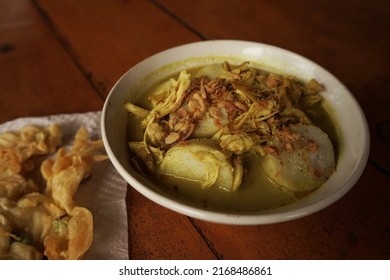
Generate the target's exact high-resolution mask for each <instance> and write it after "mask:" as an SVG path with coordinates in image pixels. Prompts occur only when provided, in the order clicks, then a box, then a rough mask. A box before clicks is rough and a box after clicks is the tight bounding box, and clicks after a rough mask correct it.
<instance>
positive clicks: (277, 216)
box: [101, 40, 369, 224]
mask: <svg viewBox="0 0 390 280" xmlns="http://www.w3.org/2000/svg"><path fill="white" fill-rule="evenodd" d="M224 60H229V62H232V63H234V62H242V61H253V62H255V63H257V64H261V65H263V66H264V67H263V68H268V69H269V70H279V72H282V73H289V74H293V75H295V76H296V77H298V78H301V79H304V80H308V79H311V78H315V79H317V80H318V81H320V82H321V83H322V84H324V85H325V87H326V92H325V93H324V94H323V96H324V98H326V99H327V101H328V102H329V103H330V104H331V107H332V109H333V111H334V112H333V114H334V116H335V117H336V119H337V120H336V121H337V122H338V125H339V127H340V129H341V134H342V141H343V143H346V144H345V145H343V147H342V149H343V152H342V154H341V155H340V158H339V160H338V163H337V171H336V172H335V173H334V174H333V175H332V176H331V178H330V179H329V180H328V181H327V182H326V183H325V184H324V185H323V186H322V187H320V188H319V189H318V190H316V191H315V192H313V193H312V194H311V195H309V196H307V197H305V198H303V199H301V200H299V201H298V202H295V203H292V204H290V205H288V206H285V207H281V208H277V209H273V210H268V211H264V212H258V213H240V214H232V213H222V212H214V211H210V210H204V209H200V208H196V207H192V206H188V205H186V204H184V203H181V202H178V201H176V200H174V199H172V197H170V196H169V195H167V194H166V193H165V192H163V191H161V190H160V189H159V187H158V186H157V185H155V184H153V183H152V182H151V181H150V180H149V179H147V178H144V177H143V176H141V175H140V174H138V173H137V172H136V171H135V170H134V169H133V168H132V167H131V166H130V164H129V155H128V148H127V140H126V123H127V112H126V111H125V110H124V109H123V104H124V103H125V102H126V101H135V100H137V98H138V97H139V96H137V94H131V95H130V92H133V93H134V92H136V89H137V88H140V87H144V86H148V85H150V84H153V83H155V82H157V81H159V80H161V78H166V77H167V76H169V75H171V74H174V73H178V72H179V71H180V70H183V69H186V68H191V67H195V66H200V65H204V64H208V63H215V62H223V61H224ZM101 127H102V137H103V141H104V145H105V148H106V150H107V153H108V156H109V157H110V159H111V161H112V163H113V165H114V166H115V168H116V169H117V170H118V172H119V173H120V174H121V175H122V176H123V178H124V179H125V180H126V181H127V182H128V183H129V184H130V185H131V186H132V187H133V188H135V189H136V190H138V191H139V192H140V193H142V194H143V195H144V196H146V197H147V198H149V199H150V200H152V201H154V202H155V203H158V204H160V205H162V206H165V207H167V208H169V209H171V210H174V211H176V212H179V213H182V214H184V215H187V216H190V217H193V218H197V219H202V220H206V221H211V222H216V223H223V224H269V223H277V222H283V221H288V220H292V219H297V218H300V217H303V216H306V215H309V214H311V213H314V212H316V211H319V210H321V209H323V208H325V207H327V206H329V205H330V204H332V203H334V202H335V201H337V200H338V199H339V198H341V197H342V196H343V195H344V194H345V193H347V192H348V191H349V190H350V189H351V188H352V187H353V186H354V185H355V183H356V182H357V180H358V179H359V177H360V175H361V174H362V172H363V170H364V168H365V165H366V163H367V159H368V153H369V132H368V127H367V122H366V119H365V116H364V114H363V112H362V110H361V108H360V106H359V104H358V103H357V101H356V100H355V98H354V97H353V95H352V94H351V93H350V92H349V91H348V89H347V88H346V87H345V86H344V85H343V84H342V83H341V82H340V81H339V80H338V79H337V78H335V77H334V76H333V75H332V74H331V73H329V72H328V71H326V70H325V69H324V68H322V67H321V66H319V65H317V64H316V63H314V62H312V61H310V60H308V59H306V58H304V57H302V56H300V55H297V54H295V53H292V52H290V51H287V50H284V49H281V48H277V47H274V46H270V45H265V44H260V43H255V42H247V41H232V40H216V41H203V42H198V43H192V44H187V45H182V46H178V47H175V48H172V49H169V50H166V51H163V52H161V53H158V54H156V55H153V56H151V57H149V58H147V59H145V60H144V61H142V62H140V63H139V64H137V65H136V66H134V67H133V68H131V69H130V70H129V71H128V72H127V73H125V74H124V75H123V76H122V77H121V78H120V79H119V80H118V82H117V83H116V84H115V85H114V87H113V88H112V90H111V92H110V94H109V96H108V97H107V99H106V102H105V104H104V107H103V112H102V122H101Z"/></svg>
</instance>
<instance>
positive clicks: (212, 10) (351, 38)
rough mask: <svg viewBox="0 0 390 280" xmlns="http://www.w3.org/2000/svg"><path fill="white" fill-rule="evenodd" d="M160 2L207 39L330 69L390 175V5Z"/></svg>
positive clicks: (323, 1) (325, 1)
mask: <svg viewBox="0 0 390 280" xmlns="http://www.w3.org/2000/svg"><path fill="white" fill-rule="evenodd" d="M156 2H158V3H159V4H160V5H161V6H162V7H164V9H166V10H167V11H170V13H172V14H175V15H176V17H178V18H180V19H181V20H182V21H183V22H185V24H186V25H188V26H191V28H192V29H194V30H196V31H197V32H198V33H200V34H202V36H203V37H204V38H207V39H239V40H249V41H256V42H261V43H266V44H271V45H275V46H278V47H282V48H285V49H288V50H291V51H293V52H296V53H298V54H300V55H303V56H305V57H307V58H309V59H311V60H313V61H314V62H316V63H318V64H320V65H321V66H323V67H324V68H326V69H327V70H328V71H330V72H331V73H332V74H334V75H335V76H336V77H337V78H338V79H339V80H340V81H341V82H342V83H344V84H345V85H346V86H347V88H348V89H349V90H350V91H351V92H352V94H353V95H354V96H355V98H356V99H357V100H358V102H359V103H360V105H361V107H362V109H363V111H364V113H365V114H366V117H367V120H368V123H369V128H370V135H371V141H372V145H371V160H373V161H374V162H375V163H378V164H379V165H380V166H381V167H382V168H383V169H384V170H386V172H387V173H389V174H390V140H389V136H388V135H389V134H390V128H389V125H388V123H389V122H390V113H389V110H388V109H387V107H388V104H390V94H388V93H389V92H390V83H389V82H388V73H389V70H388V65H389V63H390V37H389V36H388V35H385V34H387V33H388V32H389V28H390V12H389V11H390V9H389V8H388V7H389V2H388V1H377V0H376V1H360V0H359V1H353V0H347V1H328V0H320V1H294V2H293V3H292V2H291V1H253V0H243V1H234V0H227V1H207V0H194V1H175V0H159V1H156ZM189 2H191V3H189ZM386 7H387V8H386ZM378 130H379V132H378Z"/></svg>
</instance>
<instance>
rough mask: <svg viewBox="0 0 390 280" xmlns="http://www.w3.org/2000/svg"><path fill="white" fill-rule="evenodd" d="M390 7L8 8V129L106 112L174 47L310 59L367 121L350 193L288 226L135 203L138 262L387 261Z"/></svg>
mask: <svg viewBox="0 0 390 280" xmlns="http://www.w3.org/2000/svg"><path fill="white" fill-rule="evenodd" d="M389 30H390V1H386V0H383V1H381V0H372V1H360V0H359V1H355V0H347V1H328V0H319V1H309V0H306V1H288V0H284V1H282V0H280V1H265V0H264V1H263V0H260V1H255V0H240V1H235V0H226V1H222V0H184V1H179V0H150V1H147V0H141V1H134V0H133V1H131V0H113V1H104V0H83V1H76V0H72V1H69V0H55V1H53V0H0V104H1V110H0V123H3V122H5V121H9V120H12V119H15V118H18V117H25V116H42V115H50V114H58V113H75V112H87V111H94V110H101V108H102V106H103V103H104V100H105V98H106V97H107V94H108V92H109V90H110V88H111V87H112V86H113V85H114V83H115V81H116V80H117V79H118V78H119V77H120V76H121V75H122V74H123V73H124V72H125V71H126V70H128V69H129V68H131V67H132V66H134V65H135V64H136V63H138V62H140V61H142V60H143V59H145V58H147V57H148V56H150V55H152V54H155V53H157V52H159V51H162V50H165V49H167V48H170V47H174V46H177V45H181V44H185V43H190V42H197V41H202V40H210V39H239V40H249V41H257V42H261V43H266V44H271V45H275V46H279V47H282V48H285V49H288V50H291V51H293V52H296V53H298V54H301V55H303V56H305V57H307V58H309V59H311V60H313V61H315V62H316V63H318V64H320V65H322V66H323V67H325V68H326V69H327V70H329V71H330V72H332V73H333V74H334V75H335V76H336V77H338V78H339V79H340V80H341V81H342V82H343V83H344V84H345V85H346V86H347V87H348V88H349V89H350V91H351V92H352V93H353V95H354V96H355V98H356V99H357V100H358V102H359V103H360V104H361V106H362V109H363V111H364V113H365V114H366V116H367V120H368V124H369V128H370V137H371V149H370V155H369V160H368V163H367V166H366V169H365V170H364V173H363V175H362V177H361V178H360V180H359V181H358V182H357V184H356V185H355V186H354V188H352V190H351V191H350V192H349V193H347V194H346V195H345V196H344V197H343V198H341V199H340V200H339V201H337V202H336V203H334V204H333V205H331V206H330V207H328V208H326V209H324V210H322V211H320V212H317V213H315V214H313V215H310V216H307V217H304V218H301V219H298V220H295V221H290V222H285V223H279V224H272V225H263V226H229V225H220V224H214V223H209V222H204V221H200V220H197V219H192V218H189V217H186V216H183V215H180V214H177V213H175V212H172V211H171V210H168V209H166V208H164V207H161V206H159V205H156V204H155V203H153V202H151V201H149V200H148V199H146V198H145V197H143V196H142V195H141V194H139V193H138V192H137V191H135V190H133V189H132V188H131V187H129V188H128V195H127V198H126V202H127V209H128V225H129V258H130V259H389V258H390V211H389V210H390V203H389V201H390V149H389V147H390V110H389V108H388V106H389V105H390V83H389V74H390V71H389V66H388V65H389V62H390V60H389V58H390V36H389Z"/></svg>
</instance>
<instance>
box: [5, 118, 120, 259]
mask: <svg viewBox="0 0 390 280" xmlns="http://www.w3.org/2000/svg"><path fill="white" fill-rule="evenodd" d="M100 117H101V112H88V113H79V114H60V115H51V116H44V117H29V118H19V119H15V120H12V121H9V122H6V123H4V124H0V133H3V132H6V131H10V130H18V129H20V128H22V127H23V126H25V125H29V124H34V125H40V126H48V125H50V124H52V123H58V124H59V125H60V126H61V128H62V133H63V146H65V147H70V146H71V145H72V143H73V139H74V136H75V134H76V132H77V130H78V129H79V128H80V127H81V126H83V127H85V128H86V129H87V130H88V132H89V133H90V137H91V139H93V140H96V139H98V138H101V132H100ZM37 174H38V173H37ZM38 175H39V174H38ZM38 175H36V177H37V178H34V180H35V181H36V182H37V183H38V184H39V185H40V186H42V184H44V181H43V179H42V178H41V177H40V178H39V176H38ZM43 187H44V185H43ZM126 192H127V183H126V181H124V180H123V179H122V177H121V176H120V175H119V173H118V172H117V171H116V170H115V168H114V167H113V165H112V164H111V162H110V161H109V160H106V161H103V162H97V163H95V165H94V167H93V169H92V175H91V177H90V179H88V180H87V181H86V182H85V183H83V184H81V185H80V187H79V189H78V191H77V193H76V195H75V202H76V204H77V205H80V206H83V207H86V208H88V209H89V210H90V211H91V212H92V215H93V220H94V240H93V243H92V246H91V248H90V250H89V251H88V252H87V253H86V254H85V255H84V259H92V260H99V259H100V260H102V259H103V260H108V259H111V260H112V259H113V260H126V259H128V226H127V211H126V201H125V199H126Z"/></svg>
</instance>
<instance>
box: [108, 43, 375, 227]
mask: <svg viewBox="0 0 390 280" xmlns="http://www.w3.org/2000/svg"><path fill="white" fill-rule="evenodd" d="M211 45H214V46H218V45H224V46H228V45H231V46H234V47H237V48H240V46H241V48H242V47H243V46H246V47H248V46H252V47H260V48H264V49H269V50H272V51H275V52H281V53H284V54H286V55H289V56H293V57H295V58H297V59H300V60H302V61H304V62H305V63H308V64H309V65H312V66H314V67H316V68H318V69H319V70H320V71H322V72H324V73H326V74H327V75H328V76H329V77H330V78H332V79H333V80H334V81H336V82H337V83H338V85H339V86H340V87H342V88H343V91H344V92H345V93H346V94H347V95H348V97H349V99H350V101H351V102H352V103H353V104H352V106H354V108H355V109H356V110H357V112H358V116H359V118H360V119H359V120H358V121H359V123H360V124H361V125H362V127H363V132H362V133H363V134H364V135H363V145H362V147H361V148H362V150H361V152H362V154H361V157H360V160H359V162H358V164H357V165H356V167H355V169H354V171H353V173H352V174H351V176H350V177H349V178H348V179H347V180H346V181H345V182H344V184H343V187H342V188H340V189H339V190H337V191H336V192H333V193H332V194H331V195H329V196H328V197H326V198H325V199H323V200H322V201H321V202H320V203H317V204H315V205H307V206H305V207H298V208H297V209H293V210H288V211H287V212H283V210H284V209H288V207H287V208H286V207H280V208H277V209H272V210H268V211H262V212H260V213H237V214H235V213H225V212H218V211H214V210H207V209H201V208H197V207H194V206H190V205H185V204H182V203H180V202H178V201H174V200H171V199H169V198H168V197H166V196H163V195H161V194H160V193H157V192H155V191H153V190H151V189H149V188H148V187H145V186H144V185H143V183H142V181H143V178H142V176H137V175H136V174H133V175H131V174H130V173H129V172H128V171H127V170H126V168H125V167H124V166H122V164H121V163H120V161H119V160H118V158H117V157H116V155H115V153H114V152H113V150H112V148H111V146H110V143H109V139H108V135H107V134H106V117H107V111H108V110H109V105H108V104H109V103H110V100H111V98H112V96H113V95H114V94H115V89H116V88H117V87H118V85H119V84H120V83H121V82H122V81H123V80H124V79H125V78H126V77H127V76H128V75H130V74H131V73H132V71H136V69H137V68H138V67H140V65H142V64H144V63H147V62H149V61H154V60H156V59H158V58H159V57H164V56H167V55H168V56H169V55H172V54H174V53H175V52H177V51H180V50H182V49H188V48H189V49H191V48H199V47H200V48H207V47H209V46H211ZM179 60H180V59H179ZM179 60H178V61H179ZM157 68H159V67H157ZM101 132H102V140H103V143H104V146H105V149H106V152H107V155H108V157H109V158H110V160H111V162H112V164H113V165H114V167H115V168H116V169H117V171H118V172H119V174H120V175H121V176H122V177H123V178H124V179H125V180H126V181H127V183H128V184H129V185H130V186H131V187H133V188H134V189H136V190H137V191H138V192H139V193H141V194H142V195H144V196H145V197H146V198H148V199H150V200H151V201H153V202H155V203H157V204H159V205H161V206H163V207H166V208H168V209H170V210H173V211H175V212H178V213H181V214H183V215H186V216H189V217H192V218H196V219H200V220H204V221H208V222H214V223H219V224H231V225H260V224H272V223H279V222H286V221H290V220H294V219H298V218H301V217H304V216H307V215H309V214H313V213H315V212H318V211H320V210H322V209H324V208H326V207H328V206H329V205H331V204H333V203H334V202H336V201H337V200H339V199H340V198H341V197H343V196H344V195H345V194H346V193H347V192H348V191H349V190H350V189H351V188H352V187H353V186H354V185H355V184H356V183H357V181H358V180H359V178H360V176H361V174H362V173H363V171H364V169H365V167H366V164H367V161H368V155H369V149H370V136H369V129H368V123H367V120H366V117H365V115H364V112H363V110H362V108H361V106H360V105H359V103H358V102H357V100H356V98H355V97H354V96H353V95H352V93H351V92H350V91H349V90H348V89H347V88H346V87H345V86H344V85H343V84H342V83H341V82H340V81H339V80H338V79H337V78H336V77H335V76H334V75H333V74H331V73H330V72H329V71H327V70H326V69H324V68H323V67H322V66H320V65H318V64H317V63H315V62H313V61H311V60H310V59H308V58H306V57H303V56H301V55H299V54H297V53H295V52H292V51H289V50H286V49H283V48H280V47H277V46H273V45H268V44H264V43H259V42H252V41H242V40H208V41H200V42H194V43H188V44H184V45H180V46H176V47H173V48H169V49H166V50H163V51H161V52H158V53H156V54H154V55H152V56H150V57H148V58H146V59H144V60H142V61H140V62H139V63H137V64H136V65H134V66H133V67H131V68H130V69H129V70H128V71H126V72H125V73H124V74H123V75H122V76H121V77H120V78H119V79H118V80H117V82H116V83H115V84H114V86H113V87H112V88H111V90H110V92H109V94H108V96H107V98H106V100H105V102H104V105H103V109H102V117H101Z"/></svg>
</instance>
